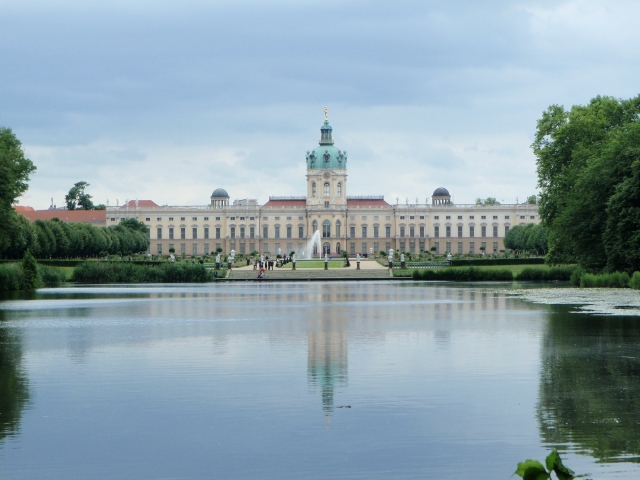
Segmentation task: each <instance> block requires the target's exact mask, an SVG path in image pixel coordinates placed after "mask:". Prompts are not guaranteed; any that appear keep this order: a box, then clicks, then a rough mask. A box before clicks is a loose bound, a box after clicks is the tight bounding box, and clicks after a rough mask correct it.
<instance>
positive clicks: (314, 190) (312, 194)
mask: <svg viewBox="0 0 640 480" xmlns="http://www.w3.org/2000/svg"><path fill="white" fill-rule="evenodd" d="M311 196H312V197H315V196H316V182H313V183H312V184H311Z"/></svg>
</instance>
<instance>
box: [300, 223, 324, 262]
mask: <svg viewBox="0 0 640 480" xmlns="http://www.w3.org/2000/svg"><path fill="white" fill-rule="evenodd" d="M314 246H315V247H316V252H317V253H318V256H319V255H320V253H321V252H320V250H321V248H320V230H316V231H315V233H314V234H313V237H311V240H309V241H308V242H307V251H306V252H303V257H304V258H305V259H306V260H311V259H312V258H313V247H314ZM305 253H306V255H305Z"/></svg>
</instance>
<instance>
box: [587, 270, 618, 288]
mask: <svg viewBox="0 0 640 480" xmlns="http://www.w3.org/2000/svg"><path fill="white" fill-rule="evenodd" d="M629 281H630V279H629V274H628V273H627V272H613V273H603V274H600V275H595V274H593V273H585V274H583V275H582V276H581V277H580V288H627V287H629Z"/></svg>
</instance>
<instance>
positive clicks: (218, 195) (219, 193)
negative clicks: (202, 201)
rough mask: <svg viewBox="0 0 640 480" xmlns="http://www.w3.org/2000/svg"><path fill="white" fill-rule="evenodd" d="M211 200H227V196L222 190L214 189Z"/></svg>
mask: <svg viewBox="0 0 640 480" xmlns="http://www.w3.org/2000/svg"><path fill="white" fill-rule="evenodd" d="M211 198H229V194H228V193H227V191H226V190H225V189H224V188H216V189H215V190H214V191H213V193H212V194H211Z"/></svg>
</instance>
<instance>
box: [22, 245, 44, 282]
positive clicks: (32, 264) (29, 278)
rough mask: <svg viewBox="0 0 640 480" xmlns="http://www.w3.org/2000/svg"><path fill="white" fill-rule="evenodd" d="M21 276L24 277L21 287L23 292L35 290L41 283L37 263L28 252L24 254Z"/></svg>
mask: <svg viewBox="0 0 640 480" xmlns="http://www.w3.org/2000/svg"><path fill="white" fill-rule="evenodd" d="M22 274H23V275H24V280H23V284H22V286H23V288H24V289H25V290H35V289H36V288H38V287H39V286H40V284H41V283H42V280H41V279H40V272H39V271H38V263H37V262H36V259H35V258H33V255H31V252H30V251H29V250H27V251H26V252H25V254H24V258H23V259H22Z"/></svg>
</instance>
